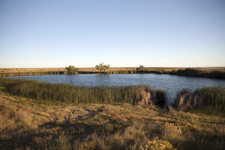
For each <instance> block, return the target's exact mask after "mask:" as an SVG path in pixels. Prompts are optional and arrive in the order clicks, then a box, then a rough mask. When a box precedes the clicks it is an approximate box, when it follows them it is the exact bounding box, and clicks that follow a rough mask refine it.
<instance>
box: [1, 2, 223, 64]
mask: <svg viewBox="0 0 225 150" xmlns="http://www.w3.org/2000/svg"><path fill="white" fill-rule="evenodd" d="M100 62H104V63H106V64H110V65H111V66H114V67H124V66H127V67H129V66H134V67H137V66H139V65H144V66H149V67H151V66H154V67H158V66H162V67H204V66H225V0H111V1H109V0H79V1H78V0H77V1H76V0H0V68H3V67H4V68H5V67H6V68H7V67H10V68H13V67H21V68H23V67H65V66H68V65H74V66H76V67H94V66H95V65H96V64H98V63H100Z"/></svg>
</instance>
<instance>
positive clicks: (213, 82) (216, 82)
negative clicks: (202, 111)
mask: <svg viewBox="0 0 225 150" xmlns="http://www.w3.org/2000/svg"><path fill="white" fill-rule="evenodd" d="M11 78H18V79H32V80H40V81H44V82H50V83H69V84H73V85H81V86H130V85H148V86H152V87H153V88H160V89H164V90H166V93H167V97H168V100H170V101H171V100H172V99H174V97H175V96H176V93H177V92H178V91H179V90H181V89H183V88H188V89H190V90H192V91H193V90H195V89H197V88H201V87H207V86H224V87H225V80H220V79H208V78H196V77H184V76H176V75H168V74H153V73H151V74H109V75H104V74H78V75H42V76H41V75H40V76H22V77H11Z"/></svg>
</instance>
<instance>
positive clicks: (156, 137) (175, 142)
mask: <svg viewBox="0 0 225 150" xmlns="http://www.w3.org/2000/svg"><path fill="white" fill-rule="evenodd" d="M224 93H225V88H224V87H205V88H201V89H197V90H196V91H194V92H191V91H190V90H188V89H183V90H182V91H180V92H178V94H177V97H176V98H175V101H174V104H173V106H174V109H175V111H174V112H170V111H168V112H165V111H164V110H163V109H162V106H163V105H165V102H166V95H165V91H163V90H160V89H159V90H157V89H152V88H151V87H148V86H129V87H81V86H72V85H68V84H52V83H44V82H39V81H32V80H21V79H8V78H0V149H3V150H6V149H17V150H24V149H26V150H27V149H35V150H39V149H50V150H53V149H58V150H59V149H60V150H72V149H73V150H108V149H109V150H142V149H147V150H148V149H151V150H158V149H168V150H172V149H184V150H189V149H202V150H203V149H206V150H207V149H219V150H222V149H224V148H225V115H224V106H225V94H224Z"/></svg>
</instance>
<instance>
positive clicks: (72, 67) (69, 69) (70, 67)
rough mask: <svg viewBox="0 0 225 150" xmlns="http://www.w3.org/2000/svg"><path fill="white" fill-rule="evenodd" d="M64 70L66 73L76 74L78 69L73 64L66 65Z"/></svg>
mask: <svg viewBox="0 0 225 150" xmlns="http://www.w3.org/2000/svg"><path fill="white" fill-rule="evenodd" d="M66 70H67V74H78V72H77V71H78V69H77V68H75V67H74V66H69V67H66Z"/></svg>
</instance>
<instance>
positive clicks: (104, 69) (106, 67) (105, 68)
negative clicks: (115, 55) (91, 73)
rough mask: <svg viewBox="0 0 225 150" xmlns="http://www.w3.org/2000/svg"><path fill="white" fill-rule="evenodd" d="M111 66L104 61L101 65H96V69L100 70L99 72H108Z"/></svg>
mask: <svg viewBox="0 0 225 150" xmlns="http://www.w3.org/2000/svg"><path fill="white" fill-rule="evenodd" d="M109 68H110V65H107V66H106V65H105V64H104V63H100V64H99V65H96V66H95V69H96V70H98V71H99V72H106V71H108V70H109Z"/></svg>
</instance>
